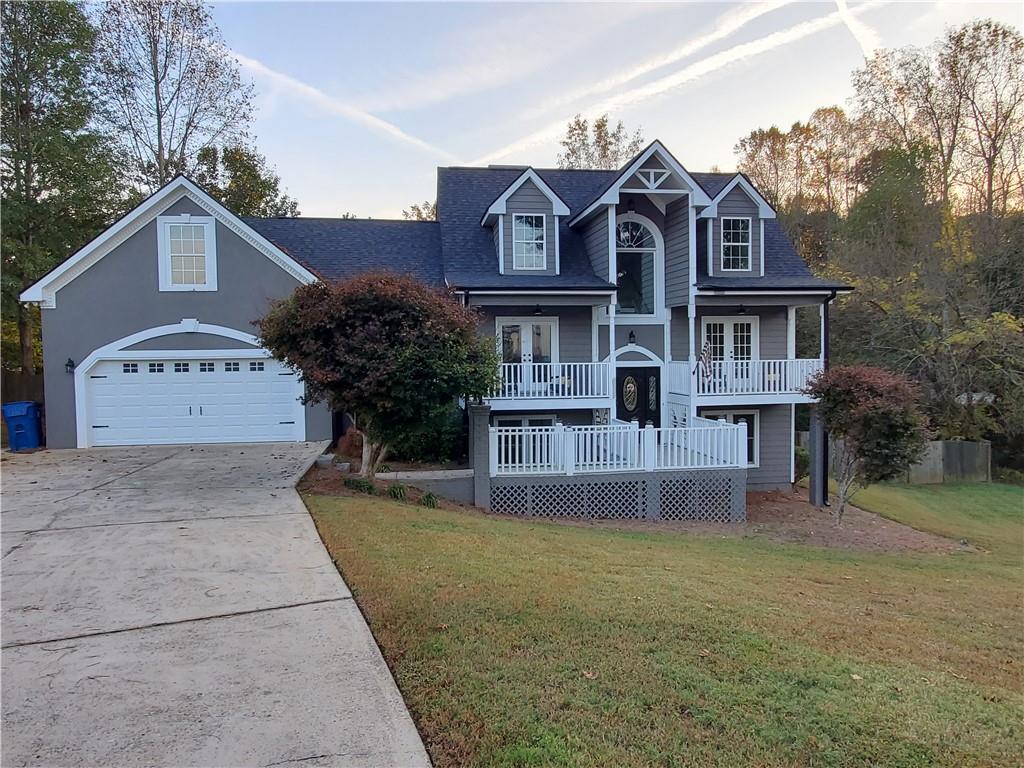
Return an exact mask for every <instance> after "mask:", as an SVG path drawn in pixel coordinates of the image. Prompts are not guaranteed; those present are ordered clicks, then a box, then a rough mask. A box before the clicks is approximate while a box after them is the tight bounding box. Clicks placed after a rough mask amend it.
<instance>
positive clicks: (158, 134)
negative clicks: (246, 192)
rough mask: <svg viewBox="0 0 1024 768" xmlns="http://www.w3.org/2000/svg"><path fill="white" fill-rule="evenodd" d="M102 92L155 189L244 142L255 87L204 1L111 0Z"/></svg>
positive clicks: (103, 38)
mask: <svg viewBox="0 0 1024 768" xmlns="http://www.w3.org/2000/svg"><path fill="white" fill-rule="evenodd" d="M99 26H100V34H99V39H98V44H97V48H98V52H99V60H100V61H101V62H102V65H101V67H100V74H101V81H102V82H101V86H102V87H101V92H102V93H104V94H105V95H106V99H107V104H106V115H107V119H108V120H109V122H110V124H111V128H112V129H113V131H114V132H115V133H116V134H117V135H118V136H119V137H121V139H122V140H123V141H124V142H125V144H126V145H127V149H128V151H129V152H130V153H131V154H132V155H133V156H134V158H135V161H136V163H137V164H138V171H139V177H140V181H141V182H142V183H143V185H145V186H148V187H150V188H151V189H152V188H157V187H159V186H161V185H163V184H165V183H166V182H167V181H169V180H170V179H171V178H173V177H174V176H175V175H176V174H178V173H189V172H191V171H192V170H193V169H194V167H195V164H196V160H197V157H198V154H199V152H200V151H201V150H202V149H205V148H207V147H211V146H215V145H218V144H233V143H239V142H241V141H242V140H243V139H244V138H245V137H246V132H247V128H248V125H249V122H250V120H251V118H252V111H253V87H252V84H251V83H247V82H244V81H243V80H242V76H241V73H240V71H239V66H238V62H237V61H235V59H234V58H233V57H232V56H231V53H230V51H229V50H228V49H227V47H226V45H225V44H224V40H223V38H222V37H221V34H220V31H219V30H218V29H217V26H216V25H215V24H214V22H213V19H212V18H211V17H210V13H209V10H208V9H207V7H206V5H205V4H204V3H202V2H200V0H112V1H111V2H109V3H108V4H107V5H106V6H105V7H104V8H103V10H102V12H101V13H100V15H99Z"/></svg>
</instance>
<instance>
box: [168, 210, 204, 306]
mask: <svg viewBox="0 0 1024 768" xmlns="http://www.w3.org/2000/svg"><path fill="white" fill-rule="evenodd" d="M157 251H158V254H159V259H160V265H159V276H160V290H161V291H215V290H217V239H216V224H215V221H214V219H213V217H212V216H190V215H188V214H184V215H181V216H158V217H157Z"/></svg>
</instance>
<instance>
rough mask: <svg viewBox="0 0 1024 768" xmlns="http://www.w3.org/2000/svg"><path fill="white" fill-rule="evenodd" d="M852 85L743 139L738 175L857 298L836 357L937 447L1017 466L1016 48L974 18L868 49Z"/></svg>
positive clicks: (822, 269) (1021, 334) (1023, 424)
mask: <svg viewBox="0 0 1024 768" xmlns="http://www.w3.org/2000/svg"><path fill="white" fill-rule="evenodd" d="M852 83H853V89H854V96H853V98H852V100H851V104H850V105H849V109H844V108H843V107H841V106H837V105H830V106H823V107H821V108H819V109H816V110H814V112H813V113H812V114H811V115H810V117H809V118H808V120H807V121H806V122H798V123H796V124H794V125H793V126H791V127H790V128H789V129H788V130H783V129H781V128H779V127H777V126H771V127H769V128H758V129H756V130H753V131H751V132H750V133H749V134H747V135H746V136H744V137H743V138H741V139H740V140H739V142H738V143H737V144H736V147H735V155H736V161H737V166H738V168H739V170H740V171H742V172H744V173H746V174H747V175H748V176H749V177H750V178H751V180H752V181H753V182H754V184H755V185H756V186H757V187H758V188H759V189H760V190H761V191H762V192H763V193H764V194H765V196H766V197H767V198H768V200H769V202H771V203H772V205H773V206H774V207H775V208H776V210H777V211H778V214H779V219H780V222H781V223H782V225H783V226H784V227H785V229H786V230H787V232H788V234H789V235H790V237H791V238H792V240H793V242H794V243H795V244H796V246H797V248H798V250H799V251H800V253H801V255H802V256H804V257H805V258H806V259H807V260H808V261H809V262H810V263H811V264H812V265H813V268H814V269H815V270H816V271H817V272H818V273H820V274H822V275H826V276H829V277H835V278H839V279H841V280H843V281H844V282H846V283H848V284H850V285H853V286H854V287H855V288H856V290H855V292H854V293H852V294H850V295H849V296H844V297H841V298H840V299H839V301H838V302H837V305H836V306H835V309H834V311H833V315H832V317H833V322H832V356H833V360H834V361H836V362H838V363H841V364H861V363H863V364H871V365H877V366H882V367H885V368H888V369H889V370H893V371H897V372H900V373H904V374H907V375H908V376H909V377H910V378H911V379H913V380H914V381H916V382H918V383H919V384H920V386H921V388H922V391H923V395H924V406H925V408H926V410H927V412H928V415H929V417H930V421H931V424H932V427H933V429H934V431H935V433H936V435H937V436H938V437H940V438H945V439H958V438H963V439H971V440H977V439H986V438H987V439H992V440H994V441H995V444H996V447H997V449H998V451H999V452H1000V459H1001V460H1003V461H1010V462H1013V463H1018V464H1020V463H1024V165H1022V161H1024V154H1022V153H1024V39H1022V37H1021V35H1020V33H1019V32H1017V31H1016V30H1015V29H1012V28H1010V27H1007V26H1004V25H1001V24H998V23H996V22H993V21H989V20H980V21H976V22H973V23H970V24H966V25H963V26H961V27H958V28H953V29H949V30H948V31H947V32H946V34H945V35H944V36H943V37H942V38H941V39H940V40H938V41H936V42H935V43H934V44H933V45H931V46H928V47H925V48H918V47H908V48H903V49H900V50H880V51H878V52H877V53H876V54H875V55H874V56H873V58H871V59H870V60H867V61H866V62H865V64H864V66H863V67H861V68H859V69H857V70H856V71H855V72H854V73H853V75H852ZM811 320H812V319H810V318H808V326H810V325H812V324H813V323H812V322H811ZM813 322H814V323H816V318H815V319H813ZM804 331H805V333H803V334H801V336H802V338H807V339H811V338H814V334H815V333H816V328H815V329H811V328H810V327H807V328H805V329H804ZM1018 468H1024V467H1018Z"/></svg>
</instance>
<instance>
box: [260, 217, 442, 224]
mask: <svg viewBox="0 0 1024 768" xmlns="http://www.w3.org/2000/svg"><path fill="white" fill-rule="evenodd" d="M241 218H242V219H243V220H245V219H248V220H250V221H356V222H362V223H364V224H365V223H366V222H371V221H372V222H375V223H378V224H381V223H383V224H437V220H436V219H431V220H429V221H424V220H423V219H391V218H388V219H374V218H369V217H368V218H362V217H350V216H242V217H241Z"/></svg>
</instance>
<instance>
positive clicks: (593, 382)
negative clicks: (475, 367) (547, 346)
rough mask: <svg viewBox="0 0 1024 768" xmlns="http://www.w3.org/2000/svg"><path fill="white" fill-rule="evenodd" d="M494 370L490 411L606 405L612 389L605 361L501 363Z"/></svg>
mask: <svg viewBox="0 0 1024 768" xmlns="http://www.w3.org/2000/svg"><path fill="white" fill-rule="evenodd" d="M498 373H499V380H498V385H497V386H496V387H495V389H494V391H493V392H492V393H491V395H490V397H488V398H487V403H488V404H489V405H490V406H491V408H492V409H493V410H510V409H513V408H519V409H522V408H556V407H561V408H608V407H610V406H611V403H612V400H613V393H614V391H615V389H614V385H613V383H612V377H613V375H614V369H613V368H612V366H611V365H610V364H608V363H596V362H590V363H535V362H524V363H501V364H500V365H499V367H498Z"/></svg>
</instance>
